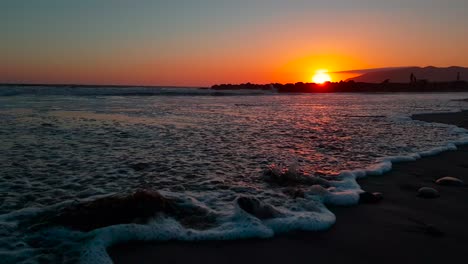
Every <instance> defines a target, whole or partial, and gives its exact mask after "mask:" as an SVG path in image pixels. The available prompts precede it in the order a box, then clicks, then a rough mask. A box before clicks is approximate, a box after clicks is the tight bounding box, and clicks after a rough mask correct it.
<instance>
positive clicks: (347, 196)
mask: <svg viewBox="0 0 468 264" xmlns="http://www.w3.org/2000/svg"><path fill="white" fill-rule="evenodd" d="M417 122H422V121H417ZM450 127H452V129H453V131H454V132H457V133H460V134H463V137H461V138H460V139H458V140H455V141H450V142H446V144H445V145H443V146H439V147H436V148H433V149H430V150H424V151H420V152H417V153H413V154H410V155H404V156H391V157H385V158H382V159H380V160H378V162H377V163H375V164H374V165H372V166H369V167H367V168H363V169H356V170H345V171H341V172H340V173H339V175H338V177H337V178H336V180H328V183H329V185H330V186H329V187H323V186H321V185H318V184H315V185H312V186H309V187H308V188H307V190H306V191H305V192H304V195H303V197H302V198H299V199H295V200H294V201H293V202H291V201H289V200H288V201H286V202H285V203H286V205H291V206H274V205H268V206H269V207H271V208H273V210H275V211H278V212H279V214H278V216H276V217H272V218H267V219H260V218H258V217H256V216H254V215H252V214H251V213H249V212H248V211H246V210H245V208H243V207H242V206H239V203H238V200H239V197H238V198H237V199H236V200H234V201H232V207H231V208H227V209H226V210H225V211H221V212H216V215H217V218H216V222H217V225H216V226H214V227H210V228H208V229H204V230H198V229H194V228H190V227H187V226H184V225H183V224H181V223H180V221H177V220H176V219H175V218H172V217H169V216H158V217H155V218H153V219H151V220H150V221H149V222H147V223H145V224H134V223H132V224H119V225H112V226H108V227H103V228H98V229H95V230H93V231H90V232H77V231H72V230H68V229H65V228H60V227H54V228H50V229H47V230H44V231H42V232H40V233H39V234H37V235H34V236H39V237H40V238H37V237H34V238H31V239H49V240H50V239H51V238H53V241H56V242H57V241H58V242H62V243H63V244H67V250H69V252H75V254H77V255H78V257H77V258H78V259H79V262H81V263H112V260H111V259H110V257H109V256H108V254H107V251H106V250H107V248H108V247H110V246H112V245H115V244H118V243H123V242H128V241H168V240H182V241H196V240H234V239H246V238H270V237H273V236H275V235H277V234H281V233H285V232H289V231H292V230H307V231H319V230H326V229H329V228H330V227H331V226H333V225H334V223H335V222H336V217H335V215H334V214H333V213H332V212H331V211H330V210H329V209H328V208H327V205H339V206H343V205H346V206H348V205H355V204H357V203H358V202H359V194H360V193H362V192H363V190H362V189H361V187H360V186H359V184H358V182H357V180H358V179H360V178H363V177H367V176H378V175H383V174H385V173H387V172H389V171H391V169H392V166H393V164H395V163H398V162H407V161H414V160H417V159H421V158H423V157H427V156H433V155H437V154H439V153H441V152H444V151H449V150H456V149H457V146H458V145H464V144H468V133H467V132H468V131H467V130H466V129H463V128H459V127H456V126H450ZM163 194H164V196H167V197H176V198H177V199H179V200H181V201H183V203H185V204H186V205H188V206H192V207H203V206H204V205H203V203H202V202H200V201H198V200H196V199H195V198H192V197H189V196H187V195H182V194H177V193H171V192H163ZM101 197H106V196H99V197H91V198H87V199H86V200H82V201H91V200H93V199H98V198H101ZM287 203H290V204H287ZM69 204H70V203H68V202H67V203H62V204H59V205H54V206H50V207H47V208H41V209H38V208H26V209H22V210H20V211H16V212H12V213H10V214H7V215H2V216H0V233H2V232H4V231H3V230H13V229H16V228H18V227H19V226H21V222H22V221H23V220H24V219H28V218H33V217H36V216H37V215H41V214H45V213H50V212H52V213H54V212H57V211H59V210H60V208H62V207H63V206H66V205H69ZM5 232H6V231H5ZM83 241H86V242H85V243H84V244H83ZM1 242H5V241H1ZM61 249H63V248H61ZM11 254H16V256H14V257H12V256H11V255H10V256H6V255H4V254H0V256H2V257H4V258H5V259H6V260H7V263H8V260H11V263H14V262H16V261H15V260H18V259H21V258H22V257H24V258H28V256H30V255H31V254H34V253H32V252H31V251H26V250H23V251H21V252H11ZM18 254H23V256H18Z"/></svg>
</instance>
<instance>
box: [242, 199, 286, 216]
mask: <svg viewBox="0 0 468 264" xmlns="http://www.w3.org/2000/svg"><path fill="white" fill-rule="evenodd" d="M237 204H238V205H239V207H240V208H241V209H242V210H244V211H246V212H247V213H249V214H251V215H253V216H255V217H257V218H259V219H269V218H274V217H277V216H279V215H281V213H280V212H278V211H277V210H276V209H275V208H273V206H271V205H268V204H264V203H262V202H261V201H260V200H258V199H257V198H252V197H239V198H237Z"/></svg>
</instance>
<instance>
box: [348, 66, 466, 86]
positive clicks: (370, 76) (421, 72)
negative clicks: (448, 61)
mask: <svg viewBox="0 0 468 264" xmlns="http://www.w3.org/2000/svg"><path fill="white" fill-rule="evenodd" d="M458 73H460V80H461V81H468V68H463V67H455V66H454V67H448V68H437V67H432V66H429V67H424V68H421V67H407V68H395V69H382V70H377V71H369V72H367V73H364V74H363V75H360V76H357V77H354V78H350V79H348V81H350V80H353V81H355V82H366V83H381V82H383V81H385V80H387V79H388V80H389V81H390V82H392V83H409V82H410V76H411V74H414V76H415V77H416V79H417V80H427V81H430V82H453V81H456V80H457V76H458Z"/></svg>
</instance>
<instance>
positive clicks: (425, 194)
mask: <svg viewBox="0 0 468 264" xmlns="http://www.w3.org/2000/svg"><path fill="white" fill-rule="evenodd" d="M418 196H419V197H421V198H426V199H432V198H437V197H439V196H440V195H439V192H438V191H437V190H436V189H434V188H430V187H422V188H420V189H419V190H418Z"/></svg>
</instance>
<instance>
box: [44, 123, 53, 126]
mask: <svg viewBox="0 0 468 264" xmlns="http://www.w3.org/2000/svg"><path fill="white" fill-rule="evenodd" d="M41 126H43V127H53V126H54V125H52V124H50V123H42V124H41Z"/></svg>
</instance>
